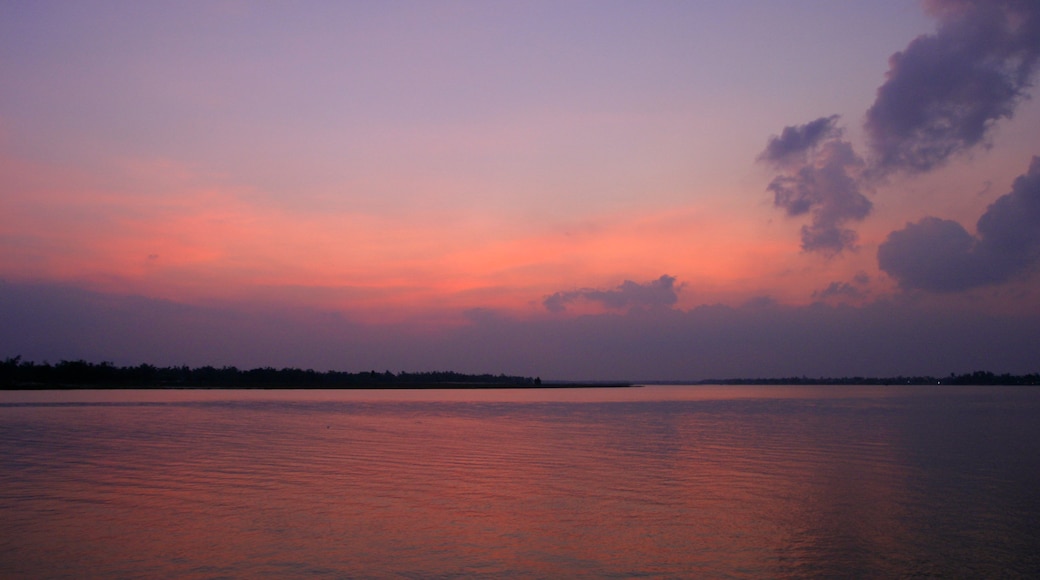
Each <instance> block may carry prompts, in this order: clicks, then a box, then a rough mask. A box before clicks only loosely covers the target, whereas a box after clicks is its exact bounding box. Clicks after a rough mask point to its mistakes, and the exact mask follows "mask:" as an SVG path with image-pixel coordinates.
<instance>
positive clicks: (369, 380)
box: [0, 357, 633, 390]
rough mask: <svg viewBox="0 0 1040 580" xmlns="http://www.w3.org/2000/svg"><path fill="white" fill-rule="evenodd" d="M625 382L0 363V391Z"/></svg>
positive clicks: (445, 373)
mask: <svg viewBox="0 0 1040 580" xmlns="http://www.w3.org/2000/svg"><path fill="white" fill-rule="evenodd" d="M630 386H633V385H632V384H631V383H627V382H620V381H618V382H566V381H553V382H546V383H545V384H542V379H541V378H539V377H533V378H532V377H521V376H510V375H505V374H500V375H491V374H480V375H469V374H463V373H457V372H453V371H432V372H417V373H409V372H400V373H392V372H390V371H384V372H377V371H367V372H365V371H363V372H356V373H350V372H341V371H325V372H321V371H315V370H311V369H307V370H303V369H298V368H281V369H276V368H271V367H263V368H254V369H249V370H242V369H239V368H237V367H233V366H225V367H220V368H216V367H212V366H202V367H195V368H192V367H188V366H173V367H157V366H154V365H150V364H141V365H137V366H127V367H120V366H116V365H114V364H112V363H110V362H101V363H92V362H88V361H83V360H75V361H61V362H59V363H57V364H50V363H47V362H44V363H35V362H32V361H23V360H21V357H14V358H8V359H6V360H4V361H3V363H0V389H2V390H45V389H517V388H562V387H630Z"/></svg>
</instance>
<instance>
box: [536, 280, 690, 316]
mask: <svg viewBox="0 0 1040 580" xmlns="http://www.w3.org/2000/svg"><path fill="white" fill-rule="evenodd" d="M679 288H681V286H679V287H676V285H675V277H674V276H669V275H667V274H664V275H662V276H661V277H660V278H658V279H657V280H651V281H650V282H647V283H645V284H640V283H638V282H633V281H632V280H625V281H624V282H622V283H621V284H620V285H618V287H617V288H615V289H613V290H595V289H591V288H583V289H580V290H570V291H567V292H556V293H554V294H551V295H549V296H547V297H545V299H544V300H543V301H542V305H544V306H545V308H546V310H548V311H549V312H563V311H565V310H567V305H568V304H571V303H574V302H577V301H581V300H585V301H589V302H598V303H599V304H601V305H602V306H604V307H606V308H609V309H612V310H621V309H624V308H630V307H643V308H661V307H670V306H672V305H674V304H675V303H676V302H677V301H678V300H679V295H678V292H679Z"/></svg>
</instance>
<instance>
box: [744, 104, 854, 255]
mask: <svg viewBox="0 0 1040 580" xmlns="http://www.w3.org/2000/svg"><path fill="white" fill-rule="evenodd" d="M837 121H838V116H837V115H833V116H830V117H821V118H819V119H816V120H815V121H810V122H809V123H806V124H804V125H797V126H790V127H785V128H784V130H783V131H782V132H781V133H780V135H779V136H774V137H772V138H770V139H769V143H768V144H767V145H766V149H765V151H763V152H762V154H761V155H759V157H758V158H759V160H760V161H764V162H767V163H770V164H772V165H773V166H774V167H775V168H776V169H778V170H779V171H781V174H780V175H778V176H777V177H775V178H774V179H773V180H772V182H770V184H769V187H768V188H767V189H768V190H769V191H771V192H772V193H773V204H774V205H775V206H776V207H778V208H782V209H783V210H784V211H785V212H786V213H787V215H788V216H800V215H804V214H809V215H810V216H811V220H810V223H809V224H807V225H805V226H803V227H802V249H803V250H805V251H807V252H822V253H825V254H830V255H834V254H838V253H841V252H842V251H843V250H846V249H851V248H854V247H855V245H856V240H857V236H856V232H854V231H853V230H851V229H848V228H846V227H845V224H846V223H848V222H849V221H860V220H862V219H863V218H865V217H867V215H869V214H870V211H871V209H872V207H873V204H872V203H871V202H870V200H869V199H867V198H866V196H864V195H863V193H862V192H861V187H860V183H861V174H862V171H863V168H864V162H863V160H862V159H861V158H860V157H859V156H858V155H856V153H855V151H854V150H853V148H852V145H851V144H850V143H848V142H847V141H844V140H842V131H841V129H840V128H839V127H838V126H837Z"/></svg>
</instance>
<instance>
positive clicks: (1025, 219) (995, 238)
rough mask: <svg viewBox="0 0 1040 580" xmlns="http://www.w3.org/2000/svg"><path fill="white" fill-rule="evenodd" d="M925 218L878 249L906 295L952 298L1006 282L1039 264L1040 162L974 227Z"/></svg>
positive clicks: (880, 259)
mask: <svg viewBox="0 0 1040 580" xmlns="http://www.w3.org/2000/svg"><path fill="white" fill-rule="evenodd" d="M975 229H976V231H977V234H976V235H974V236H973V235H972V234H970V233H968V231H967V230H965V229H964V227H963V226H961V224H959V223H957V222H954V221H951V220H944V219H939V218H936V217H926V218H924V219H922V220H920V221H918V222H916V223H911V224H907V225H906V227H905V228H903V229H901V230H898V231H894V232H892V233H891V234H889V235H888V238H887V239H886V240H885V242H884V243H882V244H881V245H880V246H879V247H878V255H877V257H878V266H879V267H880V268H881V270H882V271H884V272H886V273H887V274H888V275H889V276H892V277H893V278H895V279H896V280H897V281H898V282H899V285H900V286H901V287H903V288H906V289H920V290H928V291H932V292H953V291H959V290H967V289H969V288H974V287H977V286H984V285H988V284H997V283H1001V282H1005V281H1007V280H1009V279H1011V278H1012V277H1014V276H1016V275H1018V274H1021V273H1023V272H1027V271H1029V270H1030V269H1031V268H1033V267H1035V266H1036V265H1037V264H1038V263H1040V157H1034V158H1033V161H1032V163H1031V164H1030V166H1029V171H1028V172H1026V174H1025V175H1021V176H1019V177H1018V178H1017V179H1016V180H1015V182H1014V184H1013V186H1012V188H1011V191H1010V192H1009V193H1007V194H1005V195H1003V196H1001V197H1000V198H998V199H997V200H996V201H995V202H993V204H992V205H990V206H989V208H988V209H987V210H986V213H984V214H983V215H982V217H980V218H979V221H978V223H977V224H976V228H975Z"/></svg>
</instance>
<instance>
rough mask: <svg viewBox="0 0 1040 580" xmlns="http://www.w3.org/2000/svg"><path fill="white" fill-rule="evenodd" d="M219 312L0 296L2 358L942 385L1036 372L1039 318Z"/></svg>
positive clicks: (795, 310) (967, 313) (49, 289)
mask: <svg viewBox="0 0 1040 580" xmlns="http://www.w3.org/2000/svg"><path fill="white" fill-rule="evenodd" d="M236 308H240V309H230V308H214V307H202V306H191V305H185V304H177V303H172V302H169V301H163V300H153V299H148V298H140V297H120V296H111V295H103V294H98V293H93V292H88V291H85V290H79V289H75V288H71V287H63V286H54V285H23V284H14V283H8V284H2V285H0V320H4V321H9V322H10V324H3V325H0V357H12V356H16V355H22V356H23V357H24V359H25V360H34V361H39V362H43V361H45V360H47V361H49V362H52V363H54V362H58V361H60V360H63V359H65V360H74V359H78V358H83V359H86V360H90V361H105V360H108V361H112V362H114V363H115V364H119V365H136V364H140V363H143V362H147V363H152V364H158V365H161V366H167V365H181V364H186V365H190V366H202V365H213V366H217V367H219V366H224V365H234V366H238V367H239V368H253V367H261V366H273V367H276V368H280V367H283V366H293V367H300V368H314V369H316V370H329V369H335V370H345V371H352V372H356V371H367V370H377V371H383V370H391V371H394V372H398V371H424V370H456V371H459V372H473V373H483V372H489V373H494V374H498V373H506V374H520V375H525V376H541V377H542V378H543V379H573V380H582V379H599V380H619V379H634V380H677V379H707V378H730V377H748V376H761V377H790V376H802V375H805V376H842V375H850V376H854V375H862V376H896V375H901V374H902V375H933V376H935V375H940V376H941V375H945V374H947V373H950V372H956V373H962V372H971V371H975V370H980V369H983V370H991V371H993V372H998V373H1001V372H1011V373H1026V372H1035V371H1036V346H1035V345H1036V344H1040V317H1038V316H1037V315H1036V313H1035V312H1034V313H1021V312H1019V313H1016V314H1015V315H1008V316H1002V315H994V314H986V313H983V312H977V311H973V310H971V309H953V310H949V309H940V308H923V307H922V306H921V305H915V304H912V303H908V302H906V301H903V302H900V301H876V302H872V303H870V304H867V305H864V306H862V307H852V306H828V305H825V304H814V305H811V306H802V307H794V306H784V305H780V304H777V303H775V302H771V301H768V300H761V301H755V302H754V303H749V304H747V305H744V306H740V307H729V306H722V305H706V306H700V307H697V308H694V309H692V310H689V311H683V310H680V309H676V308H662V309H656V310H650V309H632V310H630V311H629V312H626V313H618V312H610V313H604V314H597V315H586V316H576V317H571V316H562V317H561V316H544V317H535V318H528V319H522V318H515V317H511V316H507V315H504V314H502V313H497V314H496V313H494V312H487V313H486V315H485V316H480V317H478V318H475V319H473V320H472V322H471V323H470V324H466V325H462V326H457V327H447V328H440V329H438V330H436V331H435V332H430V331H422V332H416V331H415V329H409V328H405V327H387V326H385V325H361V324H356V323H352V322H350V321H349V320H347V319H346V318H344V317H343V316H341V315H337V314H333V313H323V312H317V311H313V310H306V309H294V310H285V311H281V312H272V311H270V310H268V309H260V308H256V309H252V310H249V309H247V308H248V306H247V305H240V306H237V307H236Z"/></svg>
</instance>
